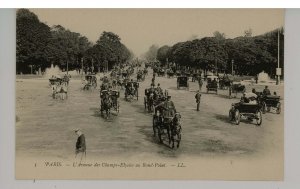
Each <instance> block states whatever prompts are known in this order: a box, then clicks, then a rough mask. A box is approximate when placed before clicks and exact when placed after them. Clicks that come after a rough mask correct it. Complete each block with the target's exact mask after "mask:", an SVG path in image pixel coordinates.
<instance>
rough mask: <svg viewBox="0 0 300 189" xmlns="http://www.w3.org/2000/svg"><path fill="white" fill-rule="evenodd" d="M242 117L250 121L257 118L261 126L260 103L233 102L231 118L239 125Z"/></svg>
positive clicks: (257, 123) (230, 111)
mask: <svg viewBox="0 0 300 189" xmlns="http://www.w3.org/2000/svg"><path fill="white" fill-rule="evenodd" d="M241 118H246V119H248V120H249V121H253V120H255V121H256V125H258V126H260V125H261V123H262V112H261V105H260V104H258V103H255V104H251V103H243V102H239V103H233V104H232V106H231V109H230V110H229V120H230V121H234V122H235V124H236V125H239V124H240V121H241Z"/></svg>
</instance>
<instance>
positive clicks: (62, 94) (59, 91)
mask: <svg viewBox="0 0 300 189" xmlns="http://www.w3.org/2000/svg"><path fill="white" fill-rule="evenodd" d="M49 82H50V85H51V90H52V97H53V99H57V98H58V97H59V98H60V99H62V100H64V99H66V98H67V97H68V87H67V84H66V83H65V81H64V80H63V79H62V78H61V77H52V78H50V79H49Z"/></svg>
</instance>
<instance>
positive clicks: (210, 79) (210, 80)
mask: <svg viewBox="0 0 300 189" xmlns="http://www.w3.org/2000/svg"><path fill="white" fill-rule="evenodd" d="M217 79H218V77H217V76H207V77H206V80H207V84H206V92H207V93H208V92H209V91H215V92H216V94H218V82H217Z"/></svg>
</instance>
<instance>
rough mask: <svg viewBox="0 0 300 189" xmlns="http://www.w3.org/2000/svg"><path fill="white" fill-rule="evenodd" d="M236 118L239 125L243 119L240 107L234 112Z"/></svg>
mask: <svg viewBox="0 0 300 189" xmlns="http://www.w3.org/2000/svg"><path fill="white" fill-rule="evenodd" d="M234 118H235V124H236V125H239V124H240V121H241V114H240V111H239V110H238V109H236V110H235V112H234Z"/></svg>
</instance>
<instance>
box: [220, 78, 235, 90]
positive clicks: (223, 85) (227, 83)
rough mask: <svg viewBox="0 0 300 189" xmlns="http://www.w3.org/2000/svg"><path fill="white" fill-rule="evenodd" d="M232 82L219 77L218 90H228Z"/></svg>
mask: <svg viewBox="0 0 300 189" xmlns="http://www.w3.org/2000/svg"><path fill="white" fill-rule="evenodd" d="M231 83H232V81H231V80H230V79H229V78H227V77H221V78H220V79H219V88H220V89H225V90H226V89H228V88H229V87H230V86H231Z"/></svg>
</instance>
